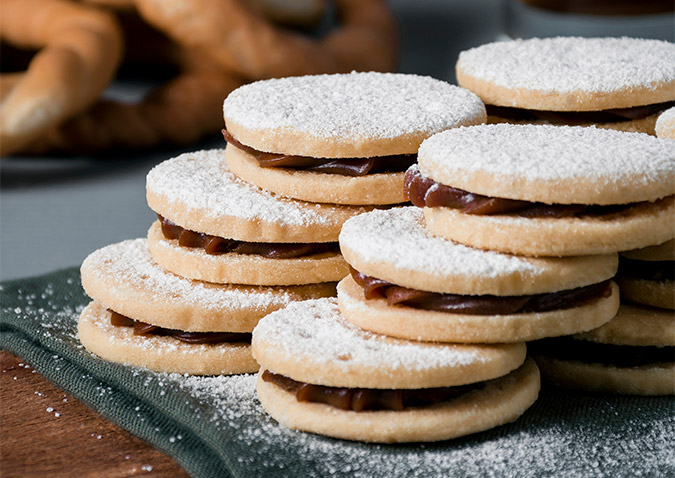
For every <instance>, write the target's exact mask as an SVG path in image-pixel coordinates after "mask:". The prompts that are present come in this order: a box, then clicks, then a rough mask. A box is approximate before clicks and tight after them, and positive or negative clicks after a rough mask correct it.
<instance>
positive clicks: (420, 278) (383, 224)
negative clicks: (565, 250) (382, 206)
mask: <svg viewBox="0 0 675 478" xmlns="http://www.w3.org/2000/svg"><path fill="white" fill-rule="evenodd" d="M340 248H341V249H342V254H343V256H344V257H345V260H346V261H347V262H348V263H349V264H350V265H351V266H352V267H354V268H355V269H356V270H357V271H359V272H361V273H363V274H366V275H369V276H372V277H376V278H378V279H383V280H386V281H388V282H392V283H394V284H397V285H400V286H404V287H410V288H413V289H419V290H425V291H430V292H439V293H450V294H467V295H483V294H491V295H526V294H539V293H546V292H554V291H559V290H566V289H573V288H576V287H584V286H587V285H590V284H596V283H599V282H602V281H604V280H607V279H609V278H611V277H612V276H614V274H615V273H616V269H617V264H618V258H617V255H616V254H608V255H594V256H583V257H568V258H532V257H520V256H514V255H510V254H502V253H499V252H493V251H483V250H480V249H474V248H472V247H468V246H464V245H461V244H458V243H455V242H453V241H450V240H448V239H444V238H441V237H436V236H433V235H432V234H431V233H430V232H429V231H428V230H427V229H426V227H425V226H424V214H423V212H422V210H421V209H420V208H416V207H404V208H396V209H390V210H386V211H371V212H369V213H366V214H362V215H360V216H357V217H354V218H352V219H350V220H348V221H347V222H346V223H345V225H344V226H343V228H342V232H341V233H340Z"/></svg>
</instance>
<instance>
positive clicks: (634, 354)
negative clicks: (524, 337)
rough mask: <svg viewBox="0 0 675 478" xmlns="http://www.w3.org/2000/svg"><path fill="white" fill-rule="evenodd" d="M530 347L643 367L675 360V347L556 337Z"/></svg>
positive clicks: (561, 357) (572, 357)
mask: <svg viewBox="0 0 675 478" xmlns="http://www.w3.org/2000/svg"><path fill="white" fill-rule="evenodd" d="M528 347H530V350H533V351H535V352H538V353H541V354H542V355H546V356H549V357H553V358H556V359H559V360H570V361H578V362H585V363H598V364H602V365H608V366H614V367H640V366H642V365H651V364H658V363H664V362H673V361H674V360H675V347H645V346H632V345H613V344H601V343H597V342H591V341H588V340H575V339H573V338H571V337H556V338H552V339H543V340H537V341H535V342H530V343H529V344H528Z"/></svg>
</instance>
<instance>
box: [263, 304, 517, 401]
mask: <svg viewBox="0 0 675 478" xmlns="http://www.w3.org/2000/svg"><path fill="white" fill-rule="evenodd" d="M252 345H253V356H254V357H255V359H256V360H257V361H258V363H260V365H261V367H262V368H265V369H267V370H270V371H271V372H274V373H279V374H282V375H285V376H287V377H290V378H292V379H294V380H298V381H303V382H308V383H313V384H318V385H327V386H336V387H366V388H429V387H445V386H452V385H461V384H465V383H474V382H479V381H482V380H488V379H491V378H495V377H499V376H502V375H505V374H507V373H508V372H510V371H511V370H514V369H515V368H517V367H518V366H520V364H522V363H523V360H524V359H525V345H524V344H510V345H448V344H433V343H422V342H413V341H407V340H400V339H394V338H391V337H387V336H384V335H378V334H374V333H372V332H366V331H364V330H362V329H360V328H359V327H357V326H355V325H353V324H351V323H350V322H348V321H347V320H346V319H345V318H344V317H343V316H342V314H341V313H340V311H339V309H338V306H337V302H336V300H335V299H318V300H312V301H305V302H298V303H296V304H291V305H289V306H288V307H286V308H284V309H281V310H279V311H277V312H274V313H272V314H270V315H268V316H266V317H264V318H263V319H262V320H261V321H260V322H259V323H258V325H257V326H256V328H255V330H254V331H253V342H252Z"/></svg>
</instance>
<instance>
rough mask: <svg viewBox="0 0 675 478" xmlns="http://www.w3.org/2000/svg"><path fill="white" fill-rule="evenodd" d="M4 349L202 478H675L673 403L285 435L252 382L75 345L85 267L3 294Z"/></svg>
mask: <svg viewBox="0 0 675 478" xmlns="http://www.w3.org/2000/svg"><path fill="white" fill-rule="evenodd" d="M0 294H2V304H1V305H2V307H1V309H0V346H2V348H3V349H6V350H9V351H11V352H12V353H14V354H16V355H18V356H20V357H21V358H22V359H23V360H25V361H26V362H28V363H29V364H31V366H33V367H34V368H35V369H36V370H38V371H39V372H40V373H41V374H42V375H44V376H45V377H46V378H47V379H48V380H50V381H52V382H53V383H54V384H56V385H57V386H59V387H61V388H63V389H64V390H66V391H68V392H69V393H71V394H73V395H74V396H76V397H77V398H79V399H80V400H82V401H83V402H84V403H86V404H87V405H88V406H90V407H91V408H93V409H94V410H97V411H99V412H100V413H101V414H102V415H103V416H105V417H106V418H108V419H109V420H111V421H113V422H114V423H116V424H118V425H120V426H121V427H123V428H125V429H127V430H129V431H130V432H131V433H133V434H135V435H137V436H139V437H141V438H143V439H144V440H147V441H148V442H150V443H151V444H153V445H154V446H155V447H157V448H159V449H161V450H163V451H165V452H166V453H168V454H169V455H171V456H172V457H173V458H174V459H175V460H176V461H177V462H178V463H180V464H181V466H183V467H184V468H185V469H186V470H187V471H188V472H189V473H190V474H191V475H193V476H195V477H229V476H231V477H244V476H247V477H248V476H265V477H281V476H356V477H358V476H362V477H368V478H377V477H392V476H420V477H434V476H438V477H441V476H443V477H445V476H518V477H528V476H532V477H535V476H537V477H538V476H612V477H621V476H626V477H628V476H631V477H633V476H673V475H675V458H674V456H675V455H673V453H672V450H673V449H675V414H674V413H673V412H674V411H675V402H674V401H673V398H672V397H616V396H611V395H601V394H582V393H576V392H568V391H562V390H557V389H546V388H545V389H544V390H542V393H541V395H540V398H539V400H538V401H537V402H536V403H535V405H534V406H533V407H532V408H531V409H530V410H528V411H527V412H526V413H525V414H524V415H523V416H522V417H521V418H520V419H519V420H517V421H516V422H514V423H511V424H508V425H504V426H502V427H498V428H496V429H493V430H489V431H486V432H483V433H479V434H475V435H472V436H469V437H464V438H459V439H455V440H450V441H445V442H440V443H430V444H407V445H373V444H363V443H352V442H348V441H342V440H336V439H331V438H326V437H321V436H317V435H311V434H306V433H301V432H294V431H291V430H287V429H285V428H283V427H281V426H280V425H278V424H277V423H276V422H275V421H274V420H273V419H271V418H269V417H268V416H267V415H266V414H265V412H264V411H263V409H262V408H261V406H260V404H259V403H258V401H257V399H256V397H255V376H253V375H239V376H233V377H190V376H184V375H178V374H162V373H154V372H150V371H147V370H145V369H140V368H134V367H128V366H123V365H119V364H114V363H110V362H105V361H103V360H101V359H98V358H97V357H96V356H94V355H93V354H91V353H89V352H88V351H87V350H85V349H84V348H83V347H82V346H81V345H80V343H79V341H78V338H77V316H78V313H79V311H80V310H81V309H82V308H83V307H84V306H85V305H86V304H87V303H88V302H89V299H88V298H87V296H86V295H85V294H84V292H83V291H82V289H81V287H80V278H79V273H78V271H77V269H74V268H73V269H66V270H63V271H58V272H54V273H52V274H48V275H45V276H41V277H37V278H31V279H23V280H15V281H8V282H4V283H2V284H0Z"/></svg>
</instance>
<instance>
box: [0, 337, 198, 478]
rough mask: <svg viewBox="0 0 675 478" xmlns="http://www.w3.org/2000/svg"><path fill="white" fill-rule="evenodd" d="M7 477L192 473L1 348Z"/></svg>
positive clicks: (1, 459) (1, 443)
mask: <svg viewBox="0 0 675 478" xmlns="http://www.w3.org/2000/svg"><path fill="white" fill-rule="evenodd" d="M0 366H1V367H0V368H1V370H2V373H0V424H1V427H2V431H1V433H0V475H1V476H2V477H3V478H13V477H26V476H45V477H47V476H48V477H50V478H61V477H63V478H66V477H68V478H70V477H73V476H77V477H93V476H96V477H126V476H139V475H140V476H148V477H160V476H161V477H166V476H170V477H178V478H183V477H188V476H189V475H188V474H187V473H186V472H185V470H183V469H182V468H181V467H180V466H178V464H177V463H176V462H175V461H173V460H172V459H171V458H170V457H169V456H167V455H165V454H164V453H162V452H160V451H158V450H156V449H154V448H153V447H152V446H151V445H149V444H147V443H145V442H144V441H142V440H141V439H139V438H136V437H135V436H133V435H132V434H130V433H129V432H127V431H125V430H123V429H121V428H119V427H118V426H116V425H114V424H112V423H111V422H109V421H108V420H106V419H105V418H103V417H102V416H101V415H99V414H98V413H96V412H94V411H93V410H91V409H89V408H88V407H87V406H86V405H84V404H83V403H82V402H80V401H78V400H76V399H75V398H73V397H72V396H70V395H68V394H67V393H64V392H63V391H62V390H60V389H58V388H56V387H55V386H53V385H52V384H51V383H49V382H48V381H47V380H46V379H45V378H44V377H42V376H41V375H40V374H39V373H37V372H36V371H35V370H33V368H32V367H30V366H29V365H28V364H27V363H25V362H24V361H22V360H21V359H20V358H18V357H16V356H14V355H12V354H10V353H9V352H6V351H4V350H3V351H0Z"/></svg>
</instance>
